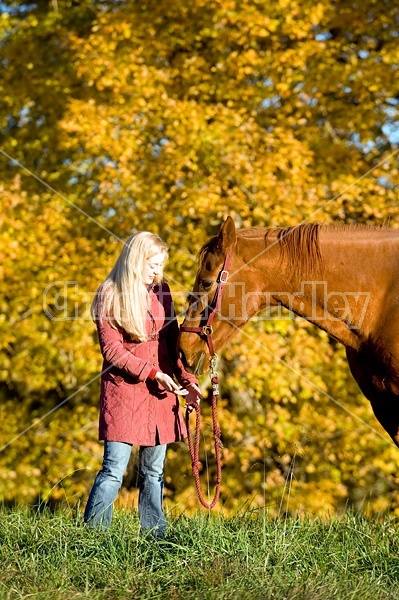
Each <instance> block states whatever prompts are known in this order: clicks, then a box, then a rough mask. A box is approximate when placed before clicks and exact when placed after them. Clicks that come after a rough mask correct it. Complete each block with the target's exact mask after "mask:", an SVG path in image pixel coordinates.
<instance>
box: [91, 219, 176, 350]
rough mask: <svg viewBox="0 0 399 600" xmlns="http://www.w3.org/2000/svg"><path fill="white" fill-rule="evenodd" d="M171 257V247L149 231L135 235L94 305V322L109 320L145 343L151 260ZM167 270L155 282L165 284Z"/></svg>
mask: <svg viewBox="0 0 399 600" xmlns="http://www.w3.org/2000/svg"><path fill="white" fill-rule="evenodd" d="M161 253H164V254H165V260H166V258H167V257H168V247H167V245H166V244H165V242H163V241H162V240H161V238H160V237H158V236H157V235H155V234H153V233H149V232H148V231H141V232H139V233H135V234H133V235H131V236H130V237H129V238H128V239H127V240H126V241H125V243H124V246H123V249H122V252H121V253H120V255H119V258H118V260H117V261H116V263H115V265H114V267H113V269H112V271H111V272H110V273H109V275H108V277H107V278H106V279H105V280H104V281H103V283H102V284H101V285H100V287H99V288H98V290H97V293H96V296H95V299H94V301H93V304H92V308H91V314H92V317H93V320H94V321H96V320H102V319H108V321H109V322H110V324H111V325H112V327H114V328H115V329H116V328H117V326H119V327H121V328H122V329H124V330H125V331H126V332H127V333H128V334H130V335H131V336H132V337H133V338H134V339H136V340H139V341H145V340H146V339H147V332H146V315H147V310H148V308H149V306H148V291H147V288H146V285H145V283H144V279H143V274H144V269H145V266H146V262H147V260H148V259H150V258H152V257H153V256H155V255H156V254H161ZM162 279H163V269H162V270H161V272H160V273H159V275H156V276H155V279H154V282H155V283H161V282H162Z"/></svg>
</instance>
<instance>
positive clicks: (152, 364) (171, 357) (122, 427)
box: [97, 284, 197, 446]
mask: <svg viewBox="0 0 399 600" xmlns="http://www.w3.org/2000/svg"><path fill="white" fill-rule="evenodd" d="M150 300H151V314H152V316H153V320H152V319H151V318H150V315H148V317H147V321H146V326H147V332H148V334H149V335H150V334H151V335H150V339H148V340H147V341H145V342H135V341H132V339H131V338H130V336H129V335H128V334H126V332H125V331H124V330H122V329H118V330H116V329H114V328H113V327H111V325H110V324H109V323H108V321H107V320H101V321H99V322H97V330H98V336H99V342H100V348H101V352H102V355H103V357H104V363H103V371H102V373H101V398H100V427H99V429H100V440H107V441H113V442H127V443H129V444H136V445H139V446H154V445H155V444H156V443H161V444H168V443H170V442H177V441H180V440H183V439H184V438H185V437H186V436H187V432H186V428H185V425H184V420H183V417H182V415H181V411H180V405H179V400H178V397H177V396H176V394H173V393H172V392H167V391H166V390H164V389H163V388H162V387H161V386H159V385H158V383H157V382H156V381H153V380H150V379H148V376H149V374H150V372H151V371H152V369H154V368H156V369H157V370H160V371H163V372H164V373H167V374H168V375H170V376H173V375H176V378H177V380H178V381H179V383H180V384H181V385H183V386H186V385H188V384H189V383H197V379H196V378H195V377H194V376H193V375H191V374H190V373H188V372H187V371H186V370H185V369H184V367H183V364H182V362H181V360H180V359H179V358H178V353H177V338H178V333H179V327H178V324H177V320H176V317H175V315H174V312H173V304H172V298H171V295H170V289H169V286H168V285H167V284H162V285H161V286H158V285H157V286H154V288H153V289H152V291H151V292H150ZM156 431H158V438H159V441H158V442H156Z"/></svg>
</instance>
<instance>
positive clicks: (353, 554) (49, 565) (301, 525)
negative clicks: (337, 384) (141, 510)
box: [0, 508, 399, 600]
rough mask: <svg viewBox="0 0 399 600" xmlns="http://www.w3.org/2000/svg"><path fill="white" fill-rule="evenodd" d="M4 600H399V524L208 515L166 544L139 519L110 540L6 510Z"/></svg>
mask: <svg viewBox="0 0 399 600" xmlns="http://www.w3.org/2000/svg"><path fill="white" fill-rule="evenodd" d="M0 598H1V599H2V600H3V599H8V600H14V599H16V598H34V599H35V600H44V599H46V600H47V599H48V600H50V599H51V600H59V599H66V598H67V599H70V600H75V599H78V598H92V599H93V600H96V599H100V598H101V599H111V598H126V599H127V598H129V599H135V598H138V599H141V598H143V599H147V598H148V599H151V600H153V599H158V598H159V599H161V598H162V599H168V600H175V599H180V598H181V599H183V598H184V599H186V598H190V599H191V598H193V599H201V600H204V599H205V600H206V599H218V600H219V599H220V600H230V599H239V600H255V599H269V598H270V599H273V600H275V599H280V598H281V599H284V600H285V599H306V600H313V599H328V600H330V599H332V598H334V599H335V598H339V599H341V598H345V599H353V600H355V599H356V600H359V599H368V598H373V599H388V598H389V599H397V598H399V541H398V523H397V522H396V521H394V520H391V519H389V518H384V519H373V520H370V519H366V518H364V517H362V516H361V515H355V514H353V513H348V514H346V515H345V516H344V517H343V518H341V519H338V518H335V519H331V520H329V521H327V522H323V521H320V520H313V521H310V520H309V521H306V520H300V519H291V518H284V519H278V520H270V519H269V518H268V516H267V513H263V512H262V513H260V512H249V511H248V512H247V513H246V514H244V515H242V516H236V517H232V518H224V517H221V516H212V515H208V514H207V513H205V514H204V513H201V514H198V515H197V516H195V517H192V518H186V517H184V516H181V517H172V518H171V519H170V527H169V532H168V537H167V538H166V539H164V540H160V541H156V540H154V539H152V538H149V537H142V536H140V535H139V527H138V519H137V514H136V513H135V512H132V513H129V512H118V513H116V515H115V518H114V521H113V524H112V527H111V529H110V530H108V531H100V530H90V529H87V528H86V527H84V526H83V524H82V520H81V515H80V514H79V512H78V511H72V510H69V511H65V510H63V511H59V512H56V513H51V512H49V511H48V512H47V511H44V512H42V513H40V514H38V513H34V512H32V511H31V512H29V511H24V510H22V509H15V510H7V509H5V508H3V509H0Z"/></svg>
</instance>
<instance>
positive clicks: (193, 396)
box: [186, 383, 202, 413]
mask: <svg viewBox="0 0 399 600" xmlns="http://www.w3.org/2000/svg"><path fill="white" fill-rule="evenodd" d="M186 391H187V396H186V410H187V411H188V412H189V413H191V412H192V411H193V410H194V405H195V404H199V403H200V402H201V398H202V396H201V390H200V389H199V387H198V385H196V384H195V383H190V385H189V386H188V387H187V390H186Z"/></svg>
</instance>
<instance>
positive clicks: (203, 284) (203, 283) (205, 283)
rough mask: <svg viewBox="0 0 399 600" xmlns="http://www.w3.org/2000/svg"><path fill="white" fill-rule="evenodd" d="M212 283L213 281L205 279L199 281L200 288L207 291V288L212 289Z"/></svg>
mask: <svg viewBox="0 0 399 600" xmlns="http://www.w3.org/2000/svg"><path fill="white" fill-rule="evenodd" d="M212 283H213V281H209V280H207V279H201V281H200V286H201V287H202V289H203V290H209V288H210V287H212Z"/></svg>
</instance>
